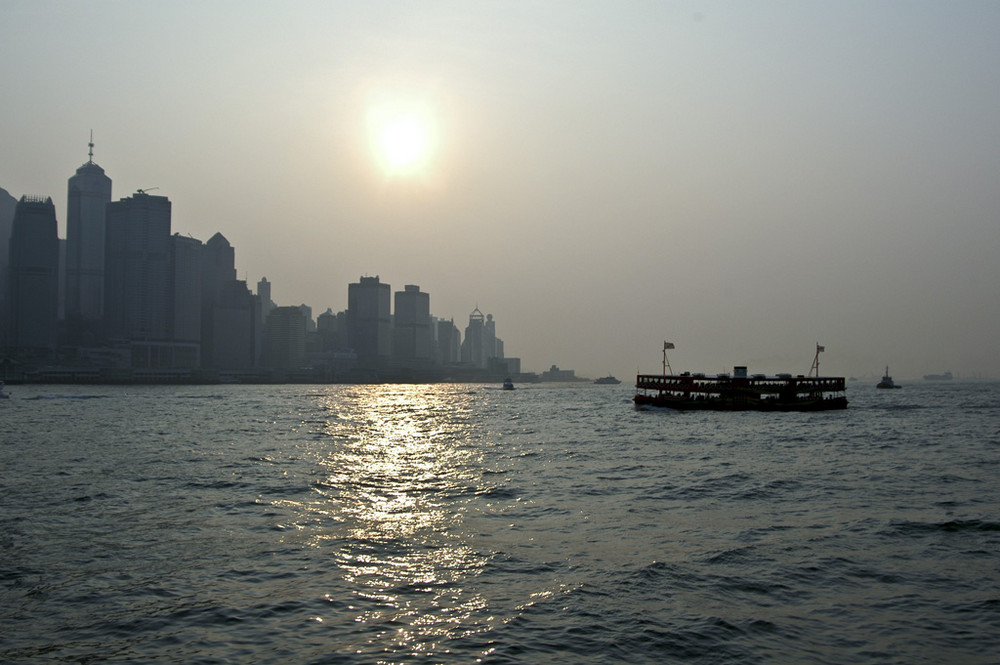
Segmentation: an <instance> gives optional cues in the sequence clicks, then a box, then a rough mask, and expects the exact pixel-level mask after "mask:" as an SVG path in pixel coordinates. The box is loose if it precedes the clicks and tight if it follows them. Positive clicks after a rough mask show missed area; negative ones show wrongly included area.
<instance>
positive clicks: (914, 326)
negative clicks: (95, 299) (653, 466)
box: [0, 2, 1000, 379]
mask: <svg viewBox="0 0 1000 665" xmlns="http://www.w3.org/2000/svg"><path fill="white" fill-rule="evenodd" d="M112 7H114V10H112V9H111V8H112ZM234 9H237V8H236V7H230V6H229V5H227V4H226V3H207V4H204V5H180V6H175V5H173V4H167V3H156V2H154V3H149V4H144V5H141V6H118V5H111V4H101V3H98V4H96V5H94V6H92V7H87V8H83V7H76V6H73V5H68V6H67V5H64V4H59V3H48V2H37V3H36V2H32V3H28V2H10V3H5V4H4V6H3V8H0V18H3V20H2V21H0V26H2V27H0V43H2V44H3V47H0V48H3V49H5V52H4V55H5V57H4V58H3V59H2V60H3V63H2V64H0V87H3V89H4V90H5V91H8V93H9V94H7V95H5V96H4V98H3V101H2V102H0V108H2V110H3V112H4V117H5V118H6V120H7V121H6V122H5V124H4V126H3V127H2V128H0V145H2V146H3V153H4V158H3V159H2V160H0V187H3V188H5V189H6V190H7V191H9V192H10V193H11V194H12V195H13V196H15V197H18V198H19V197H20V196H21V195H24V194H27V195H42V196H51V197H52V198H53V199H54V201H55V202H56V209H57V217H58V220H59V225H60V233H59V235H60V237H63V238H65V237H66V232H65V223H66V220H67V216H66V214H65V213H66V210H65V205H66V204H65V201H64V198H63V197H64V194H63V192H65V182H66V178H67V177H68V176H69V175H70V174H72V172H73V169H75V168H77V167H79V165H80V164H81V163H84V162H85V161H86V149H85V148H86V144H87V140H88V138H89V132H90V130H91V129H93V131H94V142H95V143H96V145H97V148H96V151H95V153H96V156H95V161H96V162H98V163H100V164H101V166H102V167H103V168H104V169H105V170H106V171H107V173H108V175H110V177H111V178H112V179H113V180H114V181H115V194H114V198H115V199H116V200H117V199H119V198H121V197H122V194H123V192H134V191H135V190H137V189H147V188H152V187H159V188H160V189H159V190H157V192H156V193H162V194H165V195H166V196H168V197H169V198H170V199H171V201H172V202H173V203H174V206H175V208H174V228H175V229H176V230H178V231H181V232H183V233H190V234H192V235H193V236H195V237H199V238H208V237H209V236H211V235H212V234H213V233H215V232H217V231H221V232H223V233H224V234H225V236H226V237H227V238H228V239H229V240H230V241H231V242H232V243H233V245H234V246H235V247H236V248H237V249H238V252H239V259H238V269H239V277H240V278H242V279H248V280H249V281H250V282H251V283H255V282H256V281H257V280H258V279H259V278H260V277H262V276H265V275H266V276H267V277H268V279H269V280H271V282H272V283H273V284H274V299H275V301H277V302H281V303H288V304H293V303H308V304H310V305H311V306H312V307H313V310H314V311H315V312H321V311H325V310H326V309H327V308H328V307H329V308H332V309H333V310H334V311H339V310H343V309H345V307H346V293H345V292H344V291H345V290H344V289H343V287H342V285H344V284H348V283H350V282H351V281H353V280H354V279H356V278H357V276H358V275H376V274H378V275H381V276H382V278H383V279H384V280H385V281H386V282H388V283H390V284H394V285H404V284H408V283H417V284H420V285H421V288H423V289H425V290H426V291H427V292H429V293H431V294H433V298H434V301H435V305H434V309H435V310H436V311H437V312H439V315H440V313H441V312H447V313H449V316H450V315H452V313H455V314H456V316H455V317H454V318H455V320H456V321H457V322H458V323H459V325H462V324H463V323H464V317H465V315H466V314H465V313H466V312H469V311H470V310H471V309H472V308H473V307H475V306H476V305H477V304H485V303H489V304H490V307H489V310H490V312H491V313H493V314H495V315H496V316H497V318H498V319H499V320H501V321H502V322H503V330H504V335H503V336H504V338H505V342H506V344H507V347H508V349H509V350H510V352H511V353H512V354H513V355H516V356H519V357H521V358H522V363H523V365H524V367H525V369H533V370H540V369H543V368H545V367H548V366H549V365H550V364H558V365H559V366H561V367H567V368H573V369H576V370H577V372H578V373H579V374H581V375H586V376H591V377H595V376H603V375H604V374H607V373H608V372H611V373H614V374H616V375H618V376H619V377H621V378H625V377H627V376H629V375H630V374H632V373H633V372H635V371H636V370H640V371H646V372H648V371H655V370H656V369H657V368H658V366H659V362H660V349H661V345H662V343H663V341H664V340H669V341H671V342H673V343H675V345H676V350H675V351H672V352H671V362H672V364H673V365H674V368H675V369H678V370H683V369H690V370H694V371H708V372H715V371H728V370H731V368H732V366H733V365H735V364H745V365H748V366H750V368H751V371H762V372H777V371H791V372H801V373H804V372H805V371H806V370H807V369H808V366H809V362H810V361H811V359H812V354H813V349H814V345H815V344H816V343H820V344H823V345H825V346H826V349H827V351H826V353H825V354H824V357H823V359H822V360H823V368H824V373H826V372H829V373H833V374H842V375H858V376H872V375H878V374H880V373H881V372H882V370H883V369H884V366H885V365H887V364H888V365H889V366H890V368H891V370H892V373H893V375H894V376H896V377H897V378H899V379H908V378H919V377H920V376H921V375H923V374H927V373H941V372H944V371H946V370H950V371H952V372H954V373H955V374H957V375H960V376H972V375H976V374H979V375H990V376H994V377H995V376H997V375H998V374H1000V361H997V360H996V359H994V358H993V357H992V354H991V353H990V350H991V344H992V341H993V340H994V339H995V338H996V337H997V335H998V334H1000V300H998V295H997V290H996V288H995V287H996V284H998V283H1000V262H998V261H997V260H996V258H995V257H996V256H997V254H998V252H1000V234H998V233H997V232H996V225H997V221H998V220H997V217H998V211H1000V199H998V197H1000V193H998V192H997V191H996V188H995V187H994V186H993V185H992V178H991V175H992V174H993V173H996V172H997V166H1000V164H998V161H1000V149H998V148H1000V93H998V91H997V89H996V86H995V85H994V84H993V74H992V72H993V71H995V69H996V66H997V65H998V64H1000V47H998V45H997V43H996V40H995V39H994V38H993V35H994V34H995V32H996V29H997V28H998V27H1000V8H998V7H996V6H994V5H992V4H988V3H969V4H963V5H960V6H954V5H950V4H947V3H943V2H920V3H914V4H910V5H906V6H889V5H876V6H872V5H870V4H866V3H843V4H838V5H835V6H833V5H827V4H822V3H800V4H796V5H793V6H785V5H782V4H778V3H759V4H754V5H751V6H745V5H741V4H738V3H726V2H716V3H680V4H675V5H669V6H659V5H629V6H618V5H612V4H610V3H579V4H562V3H554V4H551V5H546V6H542V7H535V6H530V5H519V4H513V5H510V4H503V5H495V4H491V3H482V4H477V5H474V6H467V5H463V4H460V3H448V2H433V3H426V4H422V5H420V6H419V7H416V6H410V5H403V4H396V3H381V4H377V5H376V6H364V7H354V6H330V7H328V6H326V5H323V4H318V3H315V4H314V3H303V4H300V5H296V6H294V7H292V8H279V7H272V6H269V5H265V4H254V3H247V4H241V5H239V6H238V11H233V10H234ZM25 24H31V25H35V26H38V29H36V30H31V31H25V30H21V29H20V28H19V27H18V26H23V25H25ZM181 33H183V34H185V35H186V39H185V40H182V41H183V44H181V42H179V41H178V40H176V35H177V34H181ZM285 34H294V35H295V36H296V37H295V39H294V40H291V41H289V40H287V39H286V38H285V36H284V35H285ZM26 53H32V54H33V55H32V57H31V58H28V57H25V56H24V54H26ZM69 98H72V99H73V100H74V102H73V104H67V103H65V100H66V99H69ZM42 111H44V112H42ZM456 284H461V288H460V289H458V288H455V287H454V286H453V285H456Z"/></svg>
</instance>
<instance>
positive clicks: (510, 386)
mask: <svg viewBox="0 0 1000 665" xmlns="http://www.w3.org/2000/svg"><path fill="white" fill-rule="evenodd" d="M503 389H504V390H513V389H514V382H513V381H511V380H510V377H509V376H508V377H507V378H506V379H504V380H503Z"/></svg>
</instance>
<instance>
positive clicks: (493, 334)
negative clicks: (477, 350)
mask: <svg viewBox="0 0 1000 665" xmlns="http://www.w3.org/2000/svg"><path fill="white" fill-rule="evenodd" d="M483 355H484V356H486V362H487V364H488V363H489V362H490V360H492V359H493V358H496V357H497V328H496V323H494V321H493V315H492V314H487V315H486V324H485V325H484V326H483Z"/></svg>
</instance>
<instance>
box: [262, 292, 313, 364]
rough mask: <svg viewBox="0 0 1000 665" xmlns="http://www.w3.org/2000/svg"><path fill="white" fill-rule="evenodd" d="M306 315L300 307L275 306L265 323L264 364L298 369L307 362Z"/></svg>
mask: <svg viewBox="0 0 1000 665" xmlns="http://www.w3.org/2000/svg"><path fill="white" fill-rule="evenodd" d="M305 356H306V317H305V316H303V315H302V310H300V309H299V308H298V307H275V308H274V309H273V310H271V313H270V314H269V315H268V316H267V322H266V323H265V324H264V366H265V367H268V368H271V369H298V368H300V367H302V366H303V364H304V363H305Z"/></svg>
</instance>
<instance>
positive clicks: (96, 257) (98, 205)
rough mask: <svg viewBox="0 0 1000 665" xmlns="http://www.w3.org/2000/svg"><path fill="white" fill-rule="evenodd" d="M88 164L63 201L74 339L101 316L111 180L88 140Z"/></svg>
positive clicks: (78, 172)
mask: <svg viewBox="0 0 1000 665" xmlns="http://www.w3.org/2000/svg"><path fill="white" fill-rule="evenodd" d="M89 146H90V153H89V159H88V160H87V163H86V164H84V165H83V166H81V167H80V168H78V169H77V170H76V175H74V176H73V177H71V178H70V179H69V193H68V195H67V198H66V201H67V206H66V285H65V288H66V291H65V293H66V320H67V322H68V323H69V326H70V327H71V328H75V330H70V335H71V337H75V336H76V335H77V334H78V333H79V332H81V330H80V328H87V327H93V326H95V325H96V324H97V323H98V322H99V321H100V319H101V317H102V316H103V314H104V229H105V218H104V215H105V209H106V207H107V205H108V203H110V202H111V178H109V177H108V176H106V175H105V174H104V169H102V168H101V167H100V166H98V165H97V164H95V163H94V142H93V137H91V142H90V143H89Z"/></svg>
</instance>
